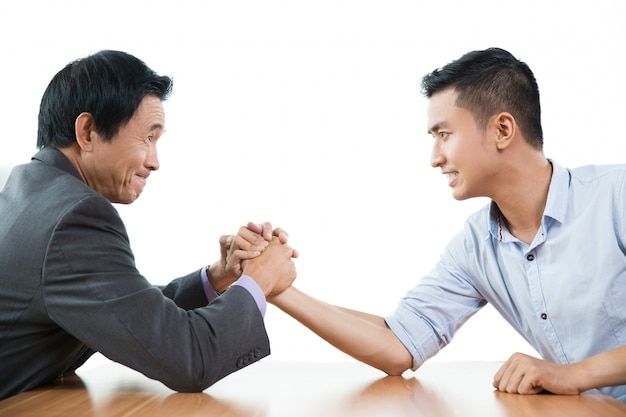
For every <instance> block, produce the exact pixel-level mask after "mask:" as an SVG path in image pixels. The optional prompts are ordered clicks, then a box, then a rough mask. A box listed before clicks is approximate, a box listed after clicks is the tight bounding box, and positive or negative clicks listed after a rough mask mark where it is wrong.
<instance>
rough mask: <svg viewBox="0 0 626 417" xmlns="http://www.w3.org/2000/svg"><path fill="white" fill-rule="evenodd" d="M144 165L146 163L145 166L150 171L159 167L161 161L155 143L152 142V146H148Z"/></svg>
mask: <svg viewBox="0 0 626 417" xmlns="http://www.w3.org/2000/svg"><path fill="white" fill-rule="evenodd" d="M145 165H146V168H148V169H149V170H150V171H156V170H157V169H159V168H160V167H161V163H160V162H159V155H158V152H157V147H156V143H153V144H152V146H150V150H149V151H148V154H147V155H146V161H145Z"/></svg>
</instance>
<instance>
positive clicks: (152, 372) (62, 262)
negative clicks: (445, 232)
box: [42, 195, 269, 391]
mask: <svg viewBox="0 0 626 417" xmlns="http://www.w3.org/2000/svg"><path fill="white" fill-rule="evenodd" d="M42 275H43V280H42V282H43V297H44V300H45V305H46V309H47V311H48V314H49V316H50V317H51V318H52V319H53V320H54V321H55V322H56V323H58V325H59V326H61V327H62V328H63V329H65V330H66V331H67V332H68V333H70V334H72V335H73V336H74V337H76V338H77V339H79V340H81V341H82V342H83V343H85V344H86V345H87V346H90V347H91V348H92V349H94V350H97V351H100V352H101V353H102V354H104V355H105V356H107V357H108V358H110V359H112V360H114V361H117V362H120V363H122V364H125V365H127V366H129V367H131V368H134V369H136V370H138V371H140V372H142V373H143V374H145V375H146V376H148V377H150V378H153V379H157V380H159V381H161V382H163V383H164V384H165V385H167V386H168V387H170V388H172V389H174V390H177V391H200V390H204V389H205V388H206V387H208V386H210V385H212V384H213V383H215V382H216V381H218V380H219V379H221V378H223V377H224V376H226V375H228V374H230V373H232V372H234V371H236V370H237V369H239V368H241V367H243V366H245V365H247V364H249V363H252V362H255V361H257V360H259V359H260V358H262V357H264V356H266V355H268V354H269V341H268V338H267V333H266V331H265V326H264V323H263V318H262V316H261V314H260V312H259V310H258V307H257V305H256V303H255V301H254V299H253V297H252V296H251V295H250V294H249V293H248V292H247V291H246V290H245V289H244V288H241V287H237V286H235V287H233V288H231V289H230V290H229V291H227V292H226V293H225V294H224V295H222V296H221V297H219V298H218V299H217V300H215V301H214V302H213V303H211V304H210V305H205V304H206V297H205V296H204V293H203V291H202V288H201V283H200V278H199V276H197V281H193V278H192V277H187V278H183V279H182V280H179V281H178V282H176V283H174V284H173V286H171V287H170V288H169V289H166V290H165V292H166V293H168V292H169V294H168V295H170V296H171V297H172V298H174V299H176V298H179V299H178V300H177V301H178V302H179V303H180V305H183V306H192V307H195V306H197V305H202V307H198V308H194V309H190V310H187V309H184V308H180V307H179V306H177V304H176V303H175V302H174V301H173V300H172V299H170V298H167V297H165V296H164V295H163V293H162V292H161V291H160V290H159V289H158V288H156V287H154V286H153V285H151V284H150V283H149V282H148V281H147V280H146V279H145V278H144V277H143V276H141V275H140V274H139V272H138V271H137V269H136V267H135V262H134V257H133V254H132V251H131V249H130V245H129V241H128V237H127V235H126V230H125V228H124V225H123V223H122V221H121V219H120V217H119V215H118V214H117V211H116V210H115V209H114V208H113V206H112V205H111V204H110V203H108V201H106V200H104V199H103V198H102V197H101V196H99V195H96V196H94V195H92V196H89V197H86V198H85V199H83V200H81V201H80V202H78V203H77V204H76V205H75V206H74V207H73V208H72V209H71V210H70V211H69V212H67V213H66V214H65V215H64V216H63V217H62V219H61V220H60V222H59V223H58V225H57V227H56V229H55V231H54V233H53V235H52V237H51V240H50V242H49V245H48V252H47V255H46V259H45V262H44V270H43V271H42ZM181 285H182V286H183V287H186V286H192V287H193V286H194V285H199V287H198V290H197V291H196V292H195V293H196V294H198V293H199V294H200V295H199V296H198V297H200V298H195V296H192V297H191V298H189V294H192V293H194V291H191V292H190V291H186V290H185V288H182V287H181ZM202 300H203V301H202Z"/></svg>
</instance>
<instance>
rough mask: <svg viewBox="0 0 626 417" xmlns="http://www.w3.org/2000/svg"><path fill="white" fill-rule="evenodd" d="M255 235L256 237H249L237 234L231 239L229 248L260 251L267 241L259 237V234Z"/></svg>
mask: <svg viewBox="0 0 626 417" xmlns="http://www.w3.org/2000/svg"><path fill="white" fill-rule="evenodd" d="M255 236H257V238H256V239H250V237H244V236H241V235H237V236H235V238H234V239H233V243H232V245H231V248H232V249H235V250H239V249H241V250H246V251H262V250H263V249H265V248H266V247H267V245H268V243H267V241H266V240H264V239H262V238H260V237H259V235H255Z"/></svg>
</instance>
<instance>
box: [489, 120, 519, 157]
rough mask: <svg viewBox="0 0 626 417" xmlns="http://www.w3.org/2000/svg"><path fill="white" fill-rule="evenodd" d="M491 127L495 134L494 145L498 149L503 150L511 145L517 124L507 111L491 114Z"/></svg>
mask: <svg viewBox="0 0 626 417" xmlns="http://www.w3.org/2000/svg"><path fill="white" fill-rule="evenodd" d="M492 121H493V127H494V129H495V134H496V147H497V148H498V150H504V149H506V148H508V147H509V146H511V143H512V142H513V139H514V138H515V131H516V128H517V124H516V123H515V118H513V116H512V115H511V113H508V112H502V113H498V114H496V115H495V116H493V119H492Z"/></svg>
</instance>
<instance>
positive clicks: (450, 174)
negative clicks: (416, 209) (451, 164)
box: [442, 171, 459, 187]
mask: <svg viewBox="0 0 626 417" xmlns="http://www.w3.org/2000/svg"><path fill="white" fill-rule="evenodd" d="M442 174H443V175H445V176H446V179H447V180H448V187H454V186H455V185H456V181H457V179H458V178H459V173H458V172H457V171H444V172H442Z"/></svg>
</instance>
